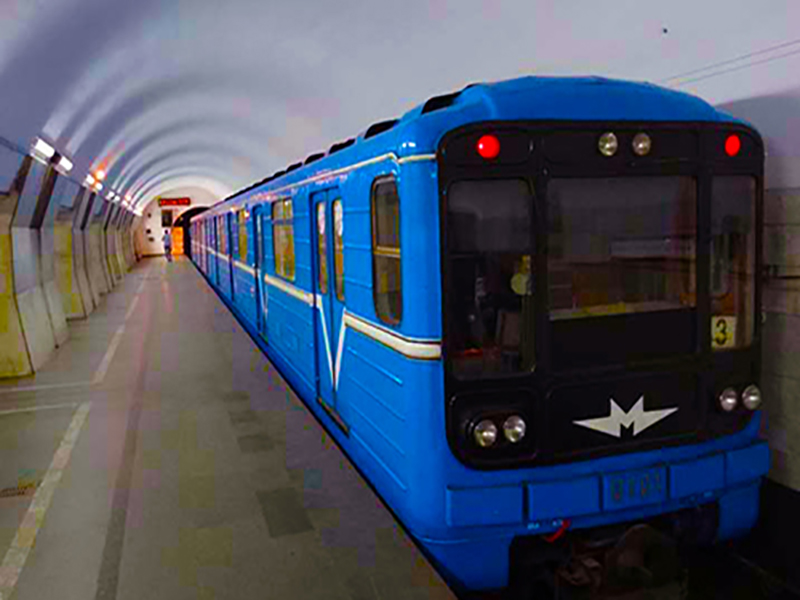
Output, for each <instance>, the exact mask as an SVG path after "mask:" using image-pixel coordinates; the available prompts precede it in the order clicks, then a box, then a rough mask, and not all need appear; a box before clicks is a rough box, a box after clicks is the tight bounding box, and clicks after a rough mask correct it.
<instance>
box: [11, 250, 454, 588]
mask: <svg viewBox="0 0 800 600" xmlns="http://www.w3.org/2000/svg"><path fill="white" fill-rule="evenodd" d="M68 327H69V335H70V342H69V343H68V344H66V345H64V346H62V347H60V348H59V349H58V350H56V352H55V354H54V355H53V356H52V358H51V359H50V360H49V362H48V363H47V364H46V365H45V366H44V367H42V368H41V369H39V370H38V371H37V373H36V375H35V376H32V377H27V378H22V379H15V380H13V381H8V382H4V383H1V384H0V557H2V564H0V597H2V598H3V599H4V600H6V599H8V598H14V599H18V600H31V599H36V600H41V599H44V598H59V600H71V599H75V600H77V599H81V600H86V599H92V598H94V599H96V600H112V599H114V600H127V599H131V600H132V599H136V600H142V599H146V598H154V599H155V598H169V599H175V600H178V599H184V598H185V599H192V600H223V599H237V600H246V599H250V598H253V599H255V598H259V599H261V598H281V599H283V598H286V599H306V598H307V599H317V598H319V599H322V598H326V599H328V598H330V599H334V598H336V599H339V598H341V599H352V600H362V599H372V598H374V599H391V598H398V599H410V600H411V599H420V600H422V599H445V598H453V597H454V596H453V595H452V593H451V592H450V590H449V589H448V588H447V586H446V585H445V584H444V583H443V581H442V580H441V579H440V578H439V576H438V575H437V574H436V572H435V571H434V569H433V568H432V567H431V566H430V564H429V563H428V562H427V561H426V560H425V558H424V557H423V556H422V554H421V553H420V552H419V550H418V549H417V548H416V546H415V545H414V544H413V543H412V542H411V541H410V539H409V538H408V536H407V535H406V534H405V533H404V532H403V530H402V529H401V527H400V526H399V525H398V524H397V522H396V521H395V520H394V519H393V517H392V515H391V514H390V512H389V511H388V510H387V509H386V507H385V506H384V505H383V504H382V503H381V501H380V500H379V499H378V498H377V497H376V496H375V494H374V493H373V491H372V490H371V489H370V488H369V487H368V486H367V484H366V483H365V482H364V481H363V480H362V478H361V477H360V476H359V474H358V473H357V472H356V471H355V469H354V468H353V467H352V466H351V465H350V463H349V462H348V460H347V458H346V457H345V456H344V455H343V454H342V453H341V451H340V450H339V449H338V448H337V447H336V446H335V444H334V443H333V442H332V440H331V439H330V438H329V437H328V436H327V435H326V433H325V431H324V430H323V429H322V427H321V426H320V425H319V424H318V423H317V421H316V420H315V419H314V418H313V417H312V416H311V414H310V413H309V412H308V411H307V409H306V408H305V407H304V405H303V404H302V402H301V401H300V400H299V399H298V398H297V397H296V396H295V395H294V394H293V392H292V391H291V389H289V387H288V386H287V385H286V384H285V382H284V381H283V380H282V378H281V376H280V374H279V373H278V372H277V371H276V370H275V369H274V368H273V367H272V366H271V365H270V364H269V361H268V360H267V359H266V357H265V356H264V355H263V354H262V353H261V352H260V351H259V350H258V349H257V347H256V345H255V344H254V343H253V341H252V340H251V339H250V337H249V336H248V335H247V334H246V333H245V332H244V330H243V329H242V328H241V326H240V325H239V324H238V323H237V321H236V320H235V318H234V317H233V316H232V315H231V313H230V311H229V310H228V309H227V308H226V307H225V306H224V305H223V303H222V302H221V301H220V300H219V298H218V297H217V296H216V294H215V293H214V292H213V290H212V289H211V288H210V287H209V286H208V284H207V283H206V282H205V281H204V280H203V278H202V277H201V275H200V274H199V273H198V272H197V270H196V269H195V267H194V266H193V265H192V264H191V263H190V262H189V260H187V259H183V258H181V259H179V260H177V261H175V262H173V263H167V262H166V261H165V260H164V259H163V258H157V259H148V260H144V261H142V262H140V263H138V265H136V266H135V267H134V269H133V270H132V271H131V272H129V273H128V275H127V276H126V277H125V278H124V280H122V281H121V282H120V284H119V285H118V286H117V287H116V288H115V289H114V290H112V291H110V293H109V294H108V295H107V296H106V297H105V300H104V301H103V302H102V303H101V304H100V306H99V307H98V308H97V309H96V310H95V311H94V313H93V314H91V315H90V316H89V317H88V318H87V319H84V320H76V321H70V322H69V324H68Z"/></svg>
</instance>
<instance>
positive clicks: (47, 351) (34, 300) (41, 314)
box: [11, 225, 56, 371]
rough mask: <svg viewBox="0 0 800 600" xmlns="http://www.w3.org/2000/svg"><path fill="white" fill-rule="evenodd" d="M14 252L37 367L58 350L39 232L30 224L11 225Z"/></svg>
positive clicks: (18, 287) (24, 320) (23, 312)
mask: <svg viewBox="0 0 800 600" xmlns="http://www.w3.org/2000/svg"><path fill="white" fill-rule="evenodd" d="M11 236H12V245H13V249H12V252H13V253H14V285H15V293H16V298H17V306H18V308H19V313H20V317H21V318H22V328H23V330H24V331H25V339H26V341H27V343H28V353H29V355H30V359H31V364H32V366H33V370H34V371H37V370H38V369H40V368H41V367H42V365H44V364H45V363H46V362H47V359H49V358H50V356H52V354H53V352H54V351H55V349H56V335H55V330H54V327H53V324H52V322H51V320H50V313H49V311H48V309H47V300H46V299H45V292H44V285H43V282H42V281H41V272H40V264H39V263H40V261H39V254H40V252H41V245H40V241H39V232H38V231H37V230H36V229H30V228H28V227H14V226H13V225H12V227H11Z"/></svg>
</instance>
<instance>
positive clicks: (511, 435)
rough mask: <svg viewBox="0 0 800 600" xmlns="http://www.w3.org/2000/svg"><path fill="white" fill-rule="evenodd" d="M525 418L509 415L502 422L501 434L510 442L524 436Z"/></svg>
mask: <svg viewBox="0 0 800 600" xmlns="http://www.w3.org/2000/svg"><path fill="white" fill-rule="evenodd" d="M525 429H526V426H525V420H524V419H523V418H522V417H520V416H519V415H511V416H510V417H508V418H507V419H506V421H505V423H503V434H504V435H505V436H506V439H507V440H508V441H509V442H511V443H512V444H516V443H517V442H519V441H520V440H522V438H524V437H525Z"/></svg>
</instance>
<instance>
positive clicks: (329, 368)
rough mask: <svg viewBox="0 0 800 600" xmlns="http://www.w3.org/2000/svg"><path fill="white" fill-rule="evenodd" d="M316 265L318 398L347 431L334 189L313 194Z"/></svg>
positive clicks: (340, 226)
mask: <svg viewBox="0 0 800 600" xmlns="http://www.w3.org/2000/svg"><path fill="white" fill-rule="evenodd" d="M311 203H312V207H313V211H314V213H313V214H314V220H313V223H314V224H315V235H314V258H315V261H314V262H315V264H316V290H317V293H316V295H315V307H316V310H315V311H314V312H315V315H316V327H315V336H316V340H315V341H316V344H315V346H316V349H317V398H318V400H319V402H320V403H321V404H322V406H323V407H324V408H325V410H326V411H328V413H329V414H330V415H331V416H332V417H333V418H334V420H335V421H336V422H337V423H338V424H339V425H340V426H341V427H342V428H343V429H345V430H346V425H345V424H344V421H343V420H342V417H343V416H344V415H343V411H342V408H343V407H342V405H341V401H340V399H339V398H338V396H337V389H338V383H339V381H338V380H339V370H340V367H341V364H342V352H343V350H344V243H343V234H344V218H343V212H342V200H341V197H340V195H339V193H338V190H337V189H336V188H333V189H329V190H326V191H323V192H319V193H317V194H314V195H312V197H311Z"/></svg>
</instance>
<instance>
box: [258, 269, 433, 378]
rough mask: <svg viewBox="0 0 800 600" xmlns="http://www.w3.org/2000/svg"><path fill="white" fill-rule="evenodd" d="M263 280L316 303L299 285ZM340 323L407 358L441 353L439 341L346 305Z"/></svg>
mask: <svg viewBox="0 0 800 600" xmlns="http://www.w3.org/2000/svg"><path fill="white" fill-rule="evenodd" d="M264 282H265V283H267V284H269V285H271V286H273V287H276V288H278V289H279V290H281V291H282V292H286V293H287V294H289V295H290V296H292V297H294V298H297V299H298V300H300V301H301V302H304V303H305V304H307V305H308V306H311V307H315V306H316V302H315V298H314V295H313V294H312V293H311V292H306V291H305V290H301V289H300V288H298V287H296V286H294V285H292V284H290V283H288V282H286V281H284V280H282V279H279V278H277V277H275V276H273V275H269V274H266V273H265V274H264ZM342 323H343V324H344V325H345V326H347V327H349V328H350V329H355V330H356V331H358V332H360V333H363V334H364V335H366V336H367V337H369V338H371V339H373V340H375V341H376V342H380V343H381V344H383V345H384V346H387V347H389V348H391V349H392V350H395V351H397V352H399V353H400V354H402V355H404V356H407V357H409V358H417V359H422V360H438V359H439V358H441V356H442V344H441V341H440V340H432V339H420V338H408V337H405V336H402V335H400V334H399V333H396V332H394V331H391V330H389V329H386V328H384V327H381V326H380V325H376V324H374V323H371V322H369V321H367V320H366V319H364V318H363V317H359V316H357V315H354V314H353V313H351V312H348V311H347V309H345V310H344V313H343V315H342ZM339 337H340V343H339V345H340V346H342V342H341V338H342V336H341V335H340V336H339ZM328 352H330V350H328ZM339 354H340V352H338V351H337V356H336V361H335V364H336V369H335V372H334V374H336V375H338V371H339V369H340V368H341V357H340V356H339ZM330 358H331V362H334V360H333V356H332V355H331V356H330ZM336 379H338V377H336ZM336 379H334V381H335V380H336Z"/></svg>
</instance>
